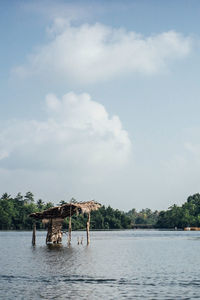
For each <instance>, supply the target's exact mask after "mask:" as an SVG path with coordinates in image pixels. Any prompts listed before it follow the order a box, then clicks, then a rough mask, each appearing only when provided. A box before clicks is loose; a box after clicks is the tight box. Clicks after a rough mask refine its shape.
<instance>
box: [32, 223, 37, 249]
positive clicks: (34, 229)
mask: <svg viewBox="0 0 200 300" xmlns="http://www.w3.org/2000/svg"><path fill="white" fill-rule="evenodd" d="M35 242H36V224H35V223H34V224H33V236H32V245H33V246H35Z"/></svg>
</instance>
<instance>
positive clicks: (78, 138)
mask: <svg viewBox="0 0 200 300" xmlns="http://www.w3.org/2000/svg"><path fill="white" fill-rule="evenodd" d="M46 113H47V118H46V119H45V120H44V121H37V120H28V121H11V122H9V123H8V124H5V127H4V128H3V127H2V128H1V130H0V168H4V169H35V170H39V169H43V170H47V169H55V170H57V171H59V169H64V170H67V169H75V170H76V171H77V172H79V171H80V172H81V169H85V168H86V169H87V171H88V172H89V171H90V169H95V168H98V169H104V168H109V167H113V166H123V165H124V164H126V163H127V162H128V160H129V156H130V154H131V141H130V139H129V136H128V133H127V132H126V131H125V130H124V129H123V127H122V123H121V121H120V119H119V117H118V116H112V117H109V115H108V112H107V111H106V109H105V108H104V106H103V105H101V104H100V103H98V102H95V101H93V100H92V99H91V97H90V95H89V94H86V93H83V94H75V93H73V92H71V93H68V94H65V95H64V96H63V97H62V98H61V99H58V97H57V96H56V95H54V94H49V95H47V96H46Z"/></svg>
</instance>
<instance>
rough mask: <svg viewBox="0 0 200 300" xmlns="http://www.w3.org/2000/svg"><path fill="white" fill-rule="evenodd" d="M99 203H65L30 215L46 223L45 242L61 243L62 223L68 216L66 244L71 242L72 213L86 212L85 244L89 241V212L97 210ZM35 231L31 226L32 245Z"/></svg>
mask: <svg viewBox="0 0 200 300" xmlns="http://www.w3.org/2000/svg"><path fill="white" fill-rule="evenodd" d="M100 207H101V205H100V204H99V203H97V202H95V201H87V202H76V203H66V204H63V205H61V206H56V207H52V208H49V209H47V210H44V211H42V212H37V213H32V214H31V215H30V217H32V218H34V219H36V220H42V222H43V223H45V224H47V225H48V231H47V237H46V243H61V242H62V224H63V221H64V219H65V218H67V217H69V230H68V244H70V243H71V230H72V226H71V217H72V216H73V215H74V214H85V213H86V214H87V215H88V220H87V226H86V230H87V244H89V243H90V238H89V229H90V213H91V211H93V210H98V209H99V208H100ZM35 231H36V227H35V225H34V228H33V240H32V243H33V245H34V244H35Z"/></svg>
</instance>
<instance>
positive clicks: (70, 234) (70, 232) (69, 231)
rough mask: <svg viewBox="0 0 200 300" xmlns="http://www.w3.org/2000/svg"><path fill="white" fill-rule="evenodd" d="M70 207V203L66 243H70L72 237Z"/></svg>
mask: <svg viewBox="0 0 200 300" xmlns="http://www.w3.org/2000/svg"><path fill="white" fill-rule="evenodd" d="M71 212H72V207H71V205H70V216H69V229H68V245H70V244H71V239H72V217H71Z"/></svg>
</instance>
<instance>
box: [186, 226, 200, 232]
mask: <svg viewBox="0 0 200 300" xmlns="http://www.w3.org/2000/svg"><path fill="white" fill-rule="evenodd" d="M184 230H185V231H200V227H185V228H184Z"/></svg>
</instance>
